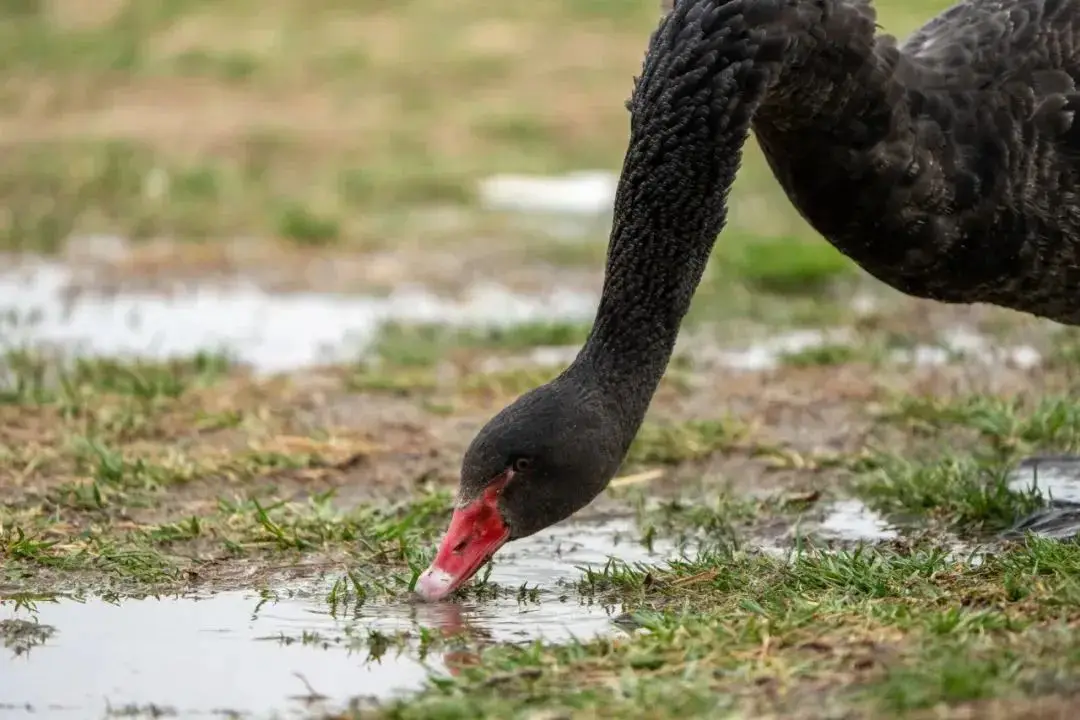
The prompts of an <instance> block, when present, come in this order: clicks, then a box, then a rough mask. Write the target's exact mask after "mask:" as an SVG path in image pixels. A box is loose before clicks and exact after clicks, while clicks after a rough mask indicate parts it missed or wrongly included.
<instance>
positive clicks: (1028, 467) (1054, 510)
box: [1005, 456, 1080, 540]
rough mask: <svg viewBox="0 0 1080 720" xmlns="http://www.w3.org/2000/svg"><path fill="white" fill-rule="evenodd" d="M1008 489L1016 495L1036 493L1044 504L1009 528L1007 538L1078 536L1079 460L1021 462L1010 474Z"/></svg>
mask: <svg viewBox="0 0 1080 720" xmlns="http://www.w3.org/2000/svg"><path fill="white" fill-rule="evenodd" d="M1009 487H1010V488H1012V489H1013V490H1014V491H1016V492H1031V491H1036V492H1037V493H1038V494H1039V495H1041V496H1042V498H1043V499H1044V500H1045V501H1046V507H1045V508H1041V509H1039V510H1036V511H1035V512H1034V513H1032V514H1031V515H1029V516H1027V517H1026V518H1024V519H1022V520H1021V521H1020V522H1018V523H1017V524H1016V525H1014V526H1013V527H1012V528H1010V529H1009V530H1008V531H1007V532H1006V533H1005V534H1006V536H1007V537H1019V536H1022V535H1023V534H1024V533H1027V532H1030V533H1033V534H1035V535H1040V536H1042V537H1047V538H1055V539H1059V540H1064V539H1068V538H1075V537H1077V536H1078V535H1080V457H1076V456H1044V457H1039V458H1028V459H1025V460H1024V461H1022V462H1021V463H1020V464H1018V465H1017V466H1016V468H1014V469H1013V471H1012V473H1010V476H1009Z"/></svg>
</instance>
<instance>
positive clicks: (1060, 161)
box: [752, 0, 1080, 324]
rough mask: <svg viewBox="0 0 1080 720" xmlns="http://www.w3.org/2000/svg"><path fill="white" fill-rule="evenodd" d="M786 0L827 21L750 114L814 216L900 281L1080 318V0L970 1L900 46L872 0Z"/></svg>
mask: <svg viewBox="0 0 1080 720" xmlns="http://www.w3.org/2000/svg"><path fill="white" fill-rule="evenodd" d="M794 4H795V5H798V6H799V7H800V10H799V12H798V13H797V15H799V16H800V17H803V18H805V20H804V22H806V23H807V24H806V25H804V27H805V28H810V27H812V26H813V25H814V24H817V25H818V26H819V27H820V28H821V32H820V33H814V32H813V31H811V30H809V29H806V30H804V31H803V33H802V37H806V38H811V37H812V35H813V34H821V35H823V37H821V38H819V39H816V40H814V39H810V40H805V41H803V42H805V43H806V45H807V47H806V48H805V49H803V50H802V51H801V52H802V54H803V55H804V56H805V57H806V58H807V62H806V63H805V64H803V65H801V66H799V67H787V68H785V69H783V70H782V71H780V73H779V74H778V76H777V78H776V80H775V84H774V86H773V88H772V89H770V90H768V91H767V92H766V94H765V97H764V99H763V102H762V105H761V107H760V109H759V110H758V112H757V114H756V115H755V117H754V120H753V123H752V126H753V129H754V132H755V134H756V136H757V138H758V140H759V142H760V144H761V147H762V149H763V151H764V153H765V155H766V157H767V159H768V162H769V164H770V166H771V167H772V169H773V172H774V173H775V175H776V177H777V179H778V180H779V181H780V183H781V185H782V186H783V187H784V190H785V191H786V192H787V194H788V197H789V198H790V199H791V200H792V202H793V203H794V204H795V206H796V207H797V208H798V209H799V211H800V213H802V215H803V216H804V217H805V218H806V219H807V221H808V222H809V223H810V224H811V225H813V227H814V228H815V229H816V230H817V231H818V232H820V233H821V234H822V235H823V236H825V237H826V238H827V239H828V240H829V241H830V242H832V243H833V244H834V245H835V246H836V247H837V248H839V249H840V250H841V251H842V252H844V253H846V254H847V255H849V256H850V257H851V258H853V259H854V260H855V261H856V262H858V263H859V264H860V265H861V266H863V267H864V268H865V269H866V270H867V271H868V272H870V273H872V274H873V275H875V276H876V277H878V278H879V279H881V280H882V281H884V282H886V283H888V284H889V285H892V286H893V287H895V288H897V289H899V290H901V291H903V292H906V293H909V294H912V295H918V296H921V297H927V298H933V299H936V300H942V301H946V302H987V303H994V304H998V305H1003V306H1006V307H1010V308H1014V309H1017V310H1024V311H1027V312H1031V313H1034V314H1036V315H1042V316H1046V317H1049V318H1052V319H1054V320H1058V321H1061V322H1065V323H1070V324H1078V323H1080V293H1078V292H1077V289H1078V287H1080V202H1078V199H1077V195H1076V193H1077V185H1078V182H1080V121H1078V122H1077V124H1076V125H1074V113H1075V111H1076V110H1077V109H1080V94H1076V90H1075V88H1074V86H1075V84H1076V83H1077V81H1080V2H1077V1H1076V0H968V1H967V2H964V3H961V4H959V5H956V6H954V7H952V8H950V9H949V10H946V11H945V12H943V13H942V14H941V15H939V16H938V17H936V18H934V19H933V20H931V21H930V22H929V23H928V24H927V25H925V26H924V27H923V28H922V29H921V30H919V31H917V32H915V33H914V34H913V35H912V36H911V37H910V38H909V39H908V40H907V41H906V42H904V43H903V44H902V45H900V46H899V47H898V46H897V44H896V43H895V41H894V40H893V38H892V37H890V36H888V35H877V36H875V26H874V12H873V9H872V8H871V6H870V5H869V3H868V2H866V1H865V0H846V1H838V0H833V1H831V2H825V3H813V2H801V1H800V2H797V3H794ZM815 6H816V7H815ZM822 8H824V9H822ZM766 32H776V31H774V30H767V31H766ZM779 32H790V31H787V30H780V31H779ZM796 44H799V43H798V42H797V43H796ZM796 54H798V52H797V53H796Z"/></svg>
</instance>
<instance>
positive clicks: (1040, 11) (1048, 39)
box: [900, 0, 1080, 93]
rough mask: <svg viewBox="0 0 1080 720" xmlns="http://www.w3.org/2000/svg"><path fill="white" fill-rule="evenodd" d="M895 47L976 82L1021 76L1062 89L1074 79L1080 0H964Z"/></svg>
mask: <svg viewBox="0 0 1080 720" xmlns="http://www.w3.org/2000/svg"><path fill="white" fill-rule="evenodd" d="M900 52H901V53H903V55H904V56H906V57H907V58H908V59H910V60H912V61H913V62H915V63H917V64H918V65H921V66H922V67H924V68H926V69H928V70H931V71H935V72H936V73H939V74H940V75H942V76H944V77H950V78H952V80H953V81H954V82H958V81H961V80H965V81H968V82H972V83H975V84H976V87H977V88H987V87H1001V86H1002V85H1004V84H1005V83H1007V82H1013V81H1017V80H1027V81H1030V82H1031V83H1033V84H1037V85H1039V86H1041V89H1042V91H1043V92H1046V93H1051V92H1063V91H1065V90H1066V89H1067V88H1071V86H1073V85H1075V84H1077V83H1080V0H966V1H965V2H961V3H959V4H957V5H954V6H952V7H950V8H949V9H947V10H945V11H944V12H942V13H941V14H940V15H938V16H937V17H935V18H934V19H933V20H931V21H930V22H928V23H927V24H926V25H924V26H923V27H922V28H920V29H919V30H917V31H915V32H914V33H913V34H912V35H911V37H909V38H908V39H907V40H906V41H904V43H903V44H902V45H901V47H900ZM1055 76H1056V77H1055ZM955 89H957V90H962V89H975V88H963V87H956V88H955ZM1039 89H1040V88H1036V90H1037V91H1038V90H1039Z"/></svg>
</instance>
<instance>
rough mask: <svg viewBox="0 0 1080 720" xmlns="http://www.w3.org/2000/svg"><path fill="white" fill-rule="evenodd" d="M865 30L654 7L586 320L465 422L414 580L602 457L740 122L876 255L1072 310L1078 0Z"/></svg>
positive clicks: (1017, 302)
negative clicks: (491, 408)
mask: <svg viewBox="0 0 1080 720" xmlns="http://www.w3.org/2000/svg"><path fill="white" fill-rule="evenodd" d="M875 30H876V24H875V13H874V10H873V8H872V7H871V5H870V2H869V0H678V2H677V3H676V4H675V7H674V9H672V10H671V12H670V13H668V14H667V15H666V17H664V18H663V19H662V20H661V22H660V25H659V27H658V29H657V30H656V31H655V32H654V34H653V35H652V38H651V40H650V43H649V48H648V52H647V54H646V56H645V61H644V65H643V68H642V72H641V76H640V77H639V78H637V79H636V80H635V83H634V90H633V93H632V96H631V98H630V100H629V101H628V103H627V107H628V109H629V111H630V116H631V119H630V138H629V144H628V148H627V151H626V157H625V160H624V164H623V168H622V175H621V178H620V181H619V186H618V191H617V194H616V198H615V207H614V225H613V227H612V231H611V239H610V244H609V247H608V255H607V267H606V271H605V278H604V285H603V292H602V296H601V298H600V302H599V307H598V309H597V312H596V316H595V321H594V324H593V327H592V331H591V333H590V335H589V337H588V339H587V340H586V342H585V344H584V346H583V347H582V348H581V350H580V352H579V354H578V355H577V357H576V359H575V360H574V361H573V363H571V364H570V366H569V367H567V368H566V370H565V371H564V372H563V373H562V374H561V375H559V376H558V378H556V379H555V380H553V381H551V382H550V383H548V384H546V385H543V386H541V387H538V388H536V389H534V390H532V391H530V392H528V393H526V394H524V395H522V396H521V397H520V398H518V399H517V400H516V401H515V402H513V403H512V404H511V405H509V406H508V407H506V408H505V409H504V410H502V411H501V412H499V413H498V414H497V415H496V416H495V417H494V418H492V419H491V421H490V422H488V424H487V425H486V426H485V427H484V428H483V429H482V430H481V431H480V432H479V434H477V436H476V438H475V439H474V440H473V441H472V443H471V445H470V446H469V448H468V449H467V451H466V453H465V456H464V461H463V464H462V471H461V483H460V488H459V492H458V497H457V502H456V506H455V510H454V513H453V517H452V519H451V521H450V526H449V529H448V530H447V532H446V535H445V537H444V538H443V541H442V544H441V546H440V547H439V550H438V552H437V555H436V557H435V559H434V561H433V563H432V565H431V567H430V568H428V569H427V570H426V571H425V572H424V573H423V574H422V575H421V576H420V578H419V580H418V583H417V591H418V593H419V595H420V596H421V598H423V599H427V600H437V599H440V598H443V597H445V596H446V595H448V594H450V593H451V592H453V591H454V590H455V589H456V588H458V587H460V586H461V585H462V584H463V583H464V582H466V581H467V580H468V579H469V578H470V577H472V575H473V574H474V573H475V572H476V571H477V569H479V568H480V566H481V565H483V564H484V563H485V562H486V561H487V560H488V559H490V558H491V556H492V554H493V553H494V552H495V551H496V550H497V549H498V548H500V547H501V546H502V545H503V544H504V543H506V542H507V541H510V540H514V539H516V538H521V537H525V536H528V535H531V534H533V533H535V532H537V531H539V530H541V529H543V528H545V527H547V526H549V525H552V524H554V523H555V522H558V521H559V520H562V519H564V518H566V517H569V516H570V515H571V514H573V513H574V512H576V511H577V510H579V509H580V508H582V507H584V506H585V505H587V504H588V503H589V502H591V501H592V500H593V499H594V498H595V497H596V496H597V495H598V494H599V493H600V492H601V491H602V490H603V489H604V488H605V487H606V485H607V484H608V482H609V481H610V479H611V478H612V477H613V476H614V474H615V472H616V471H617V469H618V468H619V465H620V463H621V462H622V460H623V458H624V456H625V454H626V452H627V449H628V447H629V445H630V442H631V440H632V439H633V438H634V436H635V434H636V433H637V431H638V428H639V426H640V424H641V422H642V419H643V417H644V415H645V411H646V409H647V408H648V406H649V403H650V401H651V399H652V396H653V393H654V392H655V390H656V387H657V384H658V383H659V381H660V377H661V375H662V374H663V372H664V369H665V367H666V366H667V363H668V361H669V359H670V356H671V352H672V349H673V347H674V343H675V338H676V335H677V334H678V332H679V326H680V323H681V321H682V319H683V316H684V315H685V313H686V311H687V308H688V306H689V304H690V300H691V297H692V296H693V294H694V291H695V289H696V287H697V285H698V283H699V281H700V279H701V276H702V272H703V271H704V269H705V263H706V260H707V258H708V256H709V253H710V252H711V250H712V247H713V243H714V241H715V239H716V237H717V235H718V234H719V232H720V230H721V228H722V227H723V225H724V220H725V213H726V210H725V203H726V196H727V194H728V189H729V188H730V187H731V184H732V181H733V180H734V178H735V173H736V171H737V169H738V167H739V163H740V158H741V152H742V148H743V144H744V143H745V141H746V139H747V134H748V131H749V129H750V127H751V126H752V127H753V130H754V133H755V136H756V138H757V140H758V142H759V143H760V145H761V148H762V150H763V152H764V154H765V156H766V158H767V159H768V162H769V164H770V166H771V168H772V171H773V172H774V173H775V175H776V177H777V179H778V180H779V182H780V184H781V185H782V186H783V188H784V190H785V192H786V193H787V195H788V197H789V198H790V199H791V201H792V202H793V203H794V204H795V206H796V207H797V208H798V209H799V212H800V213H801V214H802V215H803V216H804V217H805V218H806V220H807V221H808V222H809V223H810V224H811V225H812V226H813V227H814V228H815V229H816V230H817V231H818V232H819V233H820V234H821V235H823V236H824V237H826V238H827V239H828V240H829V241H830V242H831V243H833V244H834V245H835V246H836V247H837V248H839V249H840V250H841V251H842V252H843V253H845V254H846V255H848V256H849V257H851V258H852V259H854V260H855V261H856V262H857V263H858V264H859V265H861V266H862V267H863V268H865V269H866V270H867V271H868V272H869V273H871V274H872V275H874V276H875V277H877V278H878V279H880V280H882V281H883V282H885V283H887V284H889V285H891V286H893V287H894V288H897V289H898V290H900V291H902V292H905V293H907V294H910V295H914V296H919V297H924V298H933V299H936V300H940V301H943V302H950V303H975V302H982V303H993V304H997V305H1001V306H1006V307H1010V308H1013V309H1016V310H1022V311H1026V312H1029V313H1032V314H1035V315H1039V316H1043V317H1047V318H1051V319H1053V320H1057V321H1059V322H1062V323H1066V324H1074V325H1075V324H1080V201H1078V198H1077V195H1076V192H1077V190H1076V188H1078V187H1080V185H1078V181H1080V122H1077V123H1074V119H1075V114H1076V112H1077V110H1080V91H1078V90H1076V89H1075V87H1074V84H1075V81H1076V80H1077V79H1078V78H1080V0H966V2H962V3H960V4H958V5H956V6H954V7H952V8H951V9H949V10H946V11H945V12H943V13H942V14H941V15H939V16H938V17H937V18H935V19H933V20H931V21H930V22H929V23H928V24H927V25H926V26H924V27H923V28H922V29H921V30H918V31H917V32H915V33H914V35H912V36H911V38H910V39H908V40H907V41H906V42H905V43H904V44H902V45H898V44H897V43H896V41H895V39H894V38H892V37H890V36H887V35H876V36H875Z"/></svg>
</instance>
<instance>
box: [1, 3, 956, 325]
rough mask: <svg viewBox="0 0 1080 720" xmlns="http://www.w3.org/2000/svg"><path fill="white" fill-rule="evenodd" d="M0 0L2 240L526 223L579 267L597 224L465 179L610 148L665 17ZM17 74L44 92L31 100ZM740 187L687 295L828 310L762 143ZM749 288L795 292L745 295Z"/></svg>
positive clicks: (413, 236) (564, 9) (826, 277)
mask: <svg viewBox="0 0 1080 720" xmlns="http://www.w3.org/2000/svg"><path fill="white" fill-rule="evenodd" d="M941 5H942V3H940V2H937V1H931V0H925V1H924V2H918V3H913V4H912V5H911V6H910V7H909V6H905V7H903V8H901V7H900V5H899V4H896V3H883V4H882V15H883V18H884V20H885V22H886V24H888V25H889V26H890V27H896V28H897V30H898V31H900V32H903V31H906V30H907V29H910V28H911V27H912V26H913V25H914V24H915V23H916V21H917V20H920V19H923V18H924V16H926V15H928V14H929V13H930V12H931V10H932V9H937V8H939V7H940V6H941ZM6 12H7V15H6V17H7V18H8V19H6V20H5V22H4V28H3V30H2V31H0V40H4V42H2V43H0V45H2V46H3V51H0V66H2V67H4V68H5V70H6V71H7V72H8V73H9V74H11V75H12V77H13V78H14V80H13V82H12V83H10V89H9V90H8V91H5V92H2V93H0V121H3V122H5V123H6V125H5V128H6V137H7V140H6V147H5V163H4V169H3V171H2V172H0V202H2V204H3V205H4V207H6V208H7V209H8V211H7V212H6V213H5V214H4V216H3V218H0V248H9V249H16V250H36V251H48V252H51V251H56V250H60V249H62V248H63V247H64V245H65V243H66V242H67V240H68V238H70V237H71V236H72V235H77V234H80V233H87V232H113V233H117V234H119V235H121V236H124V237H129V238H133V239H141V238H161V237H168V238H173V239H178V240H185V239H190V240H200V241H206V242H213V241H217V240H220V239H227V238H232V237H236V236H238V235H240V236H252V235H254V236H259V237H272V238H281V239H284V240H286V241H289V242H293V243H296V244H298V245H301V246H314V247H316V248H325V247H327V246H340V245H345V246H348V247H350V248H353V249H356V248H369V247H370V248H397V247H401V246H402V245H410V246H412V245H416V244H417V242H418V239H422V245H423V247H424V248H431V247H433V246H435V245H437V246H439V247H444V248H454V247H467V246H475V244H476V238H478V237H483V238H484V241H485V243H490V242H492V241H494V242H495V244H496V245H500V246H503V247H514V246H518V247H520V251H512V252H511V253H510V254H511V255H514V252H518V255H516V256H513V257H507V258H505V259H503V260H502V261H501V262H507V263H515V262H521V261H523V260H524V259H525V258H526V257H531V258H536V257H543V258H545V259H547V260H549V261H553V262H556V263H557V264H571V265H580V264H583V263H585V264H588V265H589V266H591V267H597V266H599V264H600V263H602V261H603V246H604V241H605V238H603V237H596V238H593V239H592V240H591V241H589V242H586V243H575V244H573V245H567V244H560V243H552V242H551V240H550V238H543V237H534V238H532V239H531V240H530V239H529V238H528V236H529V235H530V233H529V232H525V231H523V230H522V229H520V227H517V226H515V225H513V224H510V225H507V224H506V223H503V222H500V221H498V220H497V219H495V218H493V217H491V216H490V214H488V213H485V212H483V211H482V210H481V209H479V208H478V206H477V198H476V186H477V183H478V181H479V180H481V179H482V178H484V177H487V176H489V175H491V174H493V173H497V172H523V173H554V172H563V171H567V170H574V169H582V168H594V167H599V168H609V169H612V170H616V169H617V168H618V167H619V166H620V163H621V159H622V155H623V152H624V151H625V142H626V133H627V118H626V112H625V109H624V107H623V101H624V100H625V98H626V96H627V95H628V93H629V91H630V89H631V79H632V77H633V75H634V74H635V73H636V72H638V71H639V69H640V63H641V58H642V53H643V50H644V46H645V42H646V39H647V37H648V34H649V32H650V31H651V30H652V29H653V28H654V27H655V24H656V21H657V18H658V7H657V6H656V4H655V3H653V4H650V3H648V2H640V1H639V0H608V1H606V2H589V3H573V2H560V3H556V4H554V5H550V6H547V5H544V6H522V7H517V6H514V7H503V6H492V5H490V4H488V3H481V2H478V0H469V1H468V2H465V3H457V4H455V5H454V6H453V7H452V8H451V7H449V6H444V5H441V4H440V3H437V2H435V0H420V1H419V2H413V3H409V4H408V6H407V7H401V8H393V7H390V6H387V5H386V4H385V3H381V2H369V3H359V4H352V5H349V6H348V8H347V10H345V11H343V9H342V6H341V4H340V2H338V1H337V0H319V1H318V2H313V3H310V2H305V3H301V2H299V0H273V1H272V2H269V3H260V4H255V3H252V2H250V0H226V2H223V3H210V2H207V1H206V0H171V1H170V2H163V3H154V4H153V7H150V6H147V5H146V4H145V3H140V2H136V1H135V0H110V1H109V2H105V3H102V4H101V5H100V8H99V9H97V10H90V9H84V8H81V7H79V6H78V5H77V4H75V3H72V2H70V1H68V0H58V2H52V3H46V2H37V1H35V0H19V2H17V3H14V4H12V6H11V7H10V8H8V10H7V11H6ZM343 13H344V14H343ZM343 18H344V19H345V23H344V24H343ZM238 28H240V29H239V30H238ZM400 47H408V48H410V51H409V52H408V53H401V52H399V50H398V49H399V48H400ZM27 92H33V93H35V96H40V97H42V98H46V99H47V100H45V101H43V102H42V103H40V104H39V105H35V106H34V108H33V111H32V112H29V113H28V112H27V111H26V104H25V102H23V101H22V100H21V99H20V98H23V97H26V94H27ZM175 117H183V118H184V121H183V122H182V123H177V122H175V121H173V120H170V118H175ZM731 205H732V211H731V213H730V222H729V228H728V230H727V232H725V234H724V237H723V239H722V240H721V242H720V243H719V245H718V251H717V255H716V259H715V261H714V263H713V266H714V270H713V271H712V272H710V274H709V278H710V279H709V281H708V283H707V284H709V285H711V286H712V290H711V291H709V290H708V289H707V290H706V292H704V293H703V294H702V296H701V299H699V301H698V302H697V305H698V306H701V307H704V308H708V311H709V312H710V313H712V314H715V313H717V312H721V311H723V310H725V309H726V310H727V312H729V313H730V314H731V315H733V316H735V315H740V314H746V313H750V314H759V315H761V316H762V317H769V318H776V317H777V316H779V317H782V318H786V319H787V320H789V321H792V322H802V321H806V320H821V319H823V318H826V319H827V318H828V317H829V313H830V312H832V313H834V314H835V312H837V311H838V309H837V308H832V309H831V310H830V309H828V308H821V307H820V305H821V303H820V297H818V301H817V306H819V307H815V304H814V303H794V304H792V303H791V302H790V300H791V297H790V296H792V295H794V296H796V297H804V298H805V297H809V296H820V291H821V290H822V289H824V288H828V287H830V286H831V285H832V284H833V283H834V281H836V280H841V279H844V278H846V277H850V276H851V275H852V274H853V269H854V268H853V265H852V264H851V263H849V262H847V261H846V260H845V259H843V258H842V257H840V256H839V255H838V254H837V253H836V252H835V251H834V250H832V249H831V248H830V247H829V246H828V245H827V243H823V242H821V241H820V239H818V238H817V237H816V236H815V234H814V233H813V232H812V231H810V230H809V229H808V228H807V226H806V224H805V223H804V222H803V221H802V220H801V218H799V217H798V215H797V213H796V212H795V211H794V210H793V209H792V208H791V207H790V204H789V203H788V202H787V201H786V200H785V199H784V198H783V196H782V192H781V191H780V190H779V188H778V186H777V185H776V182H775V180H773V178H772V177H771V174H770V172H769V171H768V168H767V167H766V166H765V164H764V161H763V159H762V158H761V156H760V153H759V152H758V151H757V150H756V148H754V147H751V148H750V149H749V151H748V152H747V155H746V160H745V163H744V168H743V170H742V173H741V174H740V179H739V182H738V184H737V186H736V188H735V192H734V194H733V196H732V202H731ZM445 207H452V208H456V209H457V210H458V211H460V213H461V215H460V219H459V220H456V221H455V222H453V223H452V224H451V225H452V227H436V228H433V227H431V223H430V220H429V219H428V216H427V215H426V214H425V213H424V212H417V210H418V209H421V210H424V209H430V208H445ZM533 234H535V233H533ZM491 236H494V237H491ZM524 240H528V241H527V242H523V241H524ZM497 275H498V270H497V269H493V277H494V276H497ZM759 293H766V294H779V295H781V296H788V299H787V300H786V301H784V302H777V303H773V304H771V305H769V303H768V302H767V301H766V302H765V306H764V307H758V306H759V305H761V303H760V302H758V301H755V300H754V299H753V298H754V297H755V296H756V295H757V294H759Z"/></svg>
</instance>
